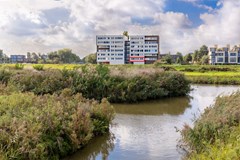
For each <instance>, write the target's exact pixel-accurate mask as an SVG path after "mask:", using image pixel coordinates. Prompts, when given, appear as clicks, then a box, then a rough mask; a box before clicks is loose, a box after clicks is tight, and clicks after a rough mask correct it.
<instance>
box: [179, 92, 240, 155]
mask: <svg viewBox="0 0 240 160" xmlns="http://www.w3.org/2000/svg"><path fill="white" fill-rule="evenodd" d="M239 127H240V92H237V93H234V94H232V95H230V96H225V97H218V98H217V99H216V102H215V104H214V105H213V107H212V108H207V109H206V110H205V112H204V113H203V114H202V115H201V117H200V118H199V119H198V120H197V121H196V122H195V123H194V127H193V128H191V127H189V126H188V125H185V127H184V129H183V130H182V131H181V134H182V137H183V138H182V146H183V147H184V148H185V149H186V150H187V151H188V152H189V153H190V157H195V159H203V158H201V157H205V158H206V159H217V158H219V157H218V156H219V155H220V152H219V151H220V150H221V151H223V152H225V154H222V156H223V158H222V159H228V158H229V157H231V156H230V155H232V156H233V159H234V157H235V158H236V157H238V158H239V157H240V152H239V149H240V143H239V142H237V143H236V141H239V137H238V136H237V135H239V133H240V132H239V131H240V128H239ZM229 147H230V148H231V147H232V149H230V148H229ZM219 149H220V150H219ZM223 149H224V150H223ZM216 150H218V151H216ZM211 156H213V157H211ZM230 159H231V158H230Z"/></svg>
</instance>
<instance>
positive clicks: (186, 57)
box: [183, 53, 192, 63]
mask: <svg viewBox="0 0 240 160" xmlns="http://www.w3.org/2000/svg"><path fill="white" fill-rule="evenodd" d="M183 59H184V61H185V62H186V63H189V62H192V55H191V54H190V53H188V54H186V55H185V56H184V58H183Z"/></svg>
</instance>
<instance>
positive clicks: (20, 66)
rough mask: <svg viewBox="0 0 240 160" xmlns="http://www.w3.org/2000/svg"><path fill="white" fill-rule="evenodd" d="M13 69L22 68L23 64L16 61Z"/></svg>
mask: <svg viewBox="0 0 240 160" xmlns="http://www.w3.org/2000/svg"><path fill="white" fill-rule="evenodd" d="M14 68H15V69H18V70H22V69H23V68H24V64H22V63H16V64H15V66H14Z"/></svg>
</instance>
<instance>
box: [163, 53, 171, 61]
mask: <svg viewBox="0 0 240 160" xmlns="http://www.w3.org/2000/svg"><path fill="white" fill-rule="evenodd" d="M162 61H163V62H165V63H167V64H172V61H173V60H172V56H171V54H170V53H169V54H167V55H165V56H164V57H163V58H162Z"/></svg>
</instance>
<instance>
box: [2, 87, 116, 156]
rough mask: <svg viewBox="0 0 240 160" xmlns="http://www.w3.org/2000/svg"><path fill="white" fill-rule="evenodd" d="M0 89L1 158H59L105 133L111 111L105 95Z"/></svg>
mask: <svg viewBox="0 0 240 160" xmlns="http://www.w3.org/2000/svg"><path fill="white" fill-rule="evenodd" d="M1 90H2V91H1V95H0V102H1V103H0V153H1V154H2V156H3V157H1V158H2V159H44V160H45V159H49V160H50V159H59V158H61V157H64V156H66V155H69V154H71V153H73V152H75V151H77V150H78V149H80V148H81V147H83V146H84V145H86V144H87V143H88V142H89V140H90V139H92V138H93V137H94V136H96V135H101V134H104V133H106V132H107V131H108V129H109V124H110V123H111V120H112V119H113V115H114V112H113V108H112V106H110V104H109V103H108V102H107V101H106V99H105V100H104V99H103V100H102V102H101V103H98V102H96V101H94V100H87V99H85V98H83V97H82V96H81V95H80V94H75V95H73V94H72V93H71V91H70V90H69V89H65V90H63V91H62V93H61V94H59V95H56V94H54V95H49V94H46V95H42V96H36V95H34V94H33V93H19V92H15V93H13V92H12V91H9V90H8V89H7V88H5V87H2V86H1Z"/></svg>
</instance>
